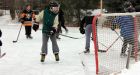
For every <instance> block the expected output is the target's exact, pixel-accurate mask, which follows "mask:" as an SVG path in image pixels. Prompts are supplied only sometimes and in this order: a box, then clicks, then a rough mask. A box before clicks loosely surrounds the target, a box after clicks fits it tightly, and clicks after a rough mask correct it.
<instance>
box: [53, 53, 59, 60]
mask: <svg viewBox="0 0 140 75" xmlns="http://www.w3.org/2000/svg"><path fill="white" fill-rule="evenodd" d="M54 56H55V60H56V61H59V54H58V53H54Z"/></svg>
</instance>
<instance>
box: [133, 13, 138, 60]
mask: <svg viewBox="0 0 140 75" xmlns="http://www.w3.org/2000/svg"><path fill="white" fill-rule="evenodd" d="M136 20H137V17H136V16H134V56H135V61H136V62H137V53H138V33H137V32H138V31H137V25H136Z"/></svg>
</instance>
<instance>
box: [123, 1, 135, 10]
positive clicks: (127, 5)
mask: <svg viewBox="0 0 140 75" xmlns="http://www.w3.org/2000/svg"><path fill="white" fill-rule="evenodd" d="M123 8H124V11H125V12H134V11H135V8H134V7H133V5H132V3H131V2H130V1H125V2H124V4H123Z"/></svg>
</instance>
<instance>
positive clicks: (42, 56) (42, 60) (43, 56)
mask: <svg viewBox="0 0 140 75" xmlns="http://www.w3.org/2000/svg"><path fill="white" fill-rule="evenodd" d="M45 56H46V55H45V54H41V60H40V62H44V61H45Z"/></svg>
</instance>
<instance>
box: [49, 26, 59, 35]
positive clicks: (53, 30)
mask: <svg viewBox="0 0 140 75" xmlns="http://www.w3.org/2000/svg"><path fill="white" fill-rule="evenodd" d="M56 31H57V30H56V28H55V27H52V28H51V31H50V32H48V36H51V35H54V34H55V33H56Z"/></svg>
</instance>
